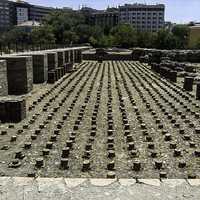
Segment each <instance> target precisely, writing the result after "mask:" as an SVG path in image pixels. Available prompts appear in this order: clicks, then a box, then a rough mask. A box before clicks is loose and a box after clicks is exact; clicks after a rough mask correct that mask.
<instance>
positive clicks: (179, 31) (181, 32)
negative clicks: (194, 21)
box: [172, 24, 189, 49]
mask: <svg viewBox="0 0 200 200" xmlns="http://www.w3.org/2000/svg"><path fill="white" fill-rule="evenodd" d="M172 33H173V35H174V36H175V37H176V38H177V43H178V44H177V45H178V46H177V48H181V49H183V48H187V46H188V36H189V27H188V26H187V25H181V24H180V25H176V26H174V27H173V29H172Z"/></svg>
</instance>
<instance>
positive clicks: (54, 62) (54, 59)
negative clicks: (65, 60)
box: [47, 52, 58, 71]
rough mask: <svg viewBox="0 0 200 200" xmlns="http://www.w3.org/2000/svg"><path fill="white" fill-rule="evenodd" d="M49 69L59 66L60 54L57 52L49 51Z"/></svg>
mask: <svg viewBox="0 0 200 200" xmlns="http://www.w3.org/2000/svg"><path fill="white" fill-rule="evenodd" d="M47 62H48V71H51V70H55V69H56V68H57V67H58V55H57V53H56V52H47Z"/></svg>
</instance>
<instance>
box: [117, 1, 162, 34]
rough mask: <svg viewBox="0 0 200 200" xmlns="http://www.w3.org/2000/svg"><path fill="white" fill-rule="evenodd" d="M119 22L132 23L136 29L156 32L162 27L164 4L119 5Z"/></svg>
mask: <svg viewBox="0 0 200 200" xmlns="http://www.w3.org/2000/svg"><path fill="white" fill-rule="evenodd" d="M119 22H120V23H127V24H132V25H133V26H134V27H135V28H136V29H137V30H140V31H151V32H156V31H158V30H159V29H161V28H164V23H165V5H164V4H157V5H146V4H137V3H136V4H125V5H123V6H119Z"/></svg>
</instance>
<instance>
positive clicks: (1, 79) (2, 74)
mask: <svg viewBox="0 0 200 200" xmlns="http://www.w3.org/2000/svg"><path fill="white" fill-rule="evenodd" d="M6 95H8V81H7V64H6V61H5V60H0V96H6Z"/></svg>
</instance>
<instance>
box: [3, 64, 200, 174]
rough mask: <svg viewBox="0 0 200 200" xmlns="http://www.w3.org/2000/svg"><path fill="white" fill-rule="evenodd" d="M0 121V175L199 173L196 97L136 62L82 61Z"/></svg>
mask: <svg viewBox="0 0 200 200" xmlns="http://www.w3.org/2000/svg"><path fill="white" fill-rule="evenodd" d="M76 69H77V70H76V71H74V72H73V73H71V74H68V75H66V76H65V77H63V78H62V79H61V80H59V81H58V82H57V83H55V84H54V85H48V84H45V85H35V86H34V90H33V92H32V93H31V94H29V95H27V96H26V99H27V109H28V111H27V113H28V114H27V118H26V119H25V120H24V121H22V122H21V123H19V124H1V125H0V149H1V150H0V155H1V160H0V175H1V176H42V177H73V178H74V177H77V178H78V177H79V178H115V177H117V178H199V177H200V171H199V167H200V148H199V145H200V142H199V140H200V139H199V134H200V126H199V117H200V114H199V106H200V105H199V102H197V101H196V100H195V98H194V94H193V93H186V92H185V91H183V90H182V85H181V84H182V80H178V83H177V84H173V83H170V82H168V81H166V80H165V79H163V78H160V77H159V76H158V75H157V74H155V73H153V72H152V71H151V70H150V67H149V66H147V65H143V64H141V63H139V62H131V61H125V62H120V61H116V62H112V61H107V62H103V63H97V62H93V61H85V62H83V63H81V64H79V65H77V66H76Z"/></svg>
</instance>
